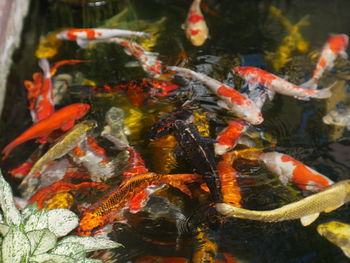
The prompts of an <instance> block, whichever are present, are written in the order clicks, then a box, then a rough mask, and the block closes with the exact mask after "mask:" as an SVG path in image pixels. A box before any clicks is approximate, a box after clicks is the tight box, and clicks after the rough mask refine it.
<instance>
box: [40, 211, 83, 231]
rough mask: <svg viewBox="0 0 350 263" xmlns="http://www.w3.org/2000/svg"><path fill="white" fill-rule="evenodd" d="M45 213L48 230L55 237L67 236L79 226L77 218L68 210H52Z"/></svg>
mask: <svg viewBox="0 0 350 263" xmlns="http://www.w3.org/2000/svg"><path fill="white" fill-rule="evenodd" d="M47 213H48V228H49V230H50V231H51V232H52V233H54V234H55V235H56V236H57V237H63V236H65V235H67V234H68V233H69V232H71V231H72V230H73V229H74V228H76V227H77V226H78V224H79V218H78V217H77V216H76V214H74V213H73V212H71V211H69V210H68V209H52V210H49V211H48V212H47Z"/></svg>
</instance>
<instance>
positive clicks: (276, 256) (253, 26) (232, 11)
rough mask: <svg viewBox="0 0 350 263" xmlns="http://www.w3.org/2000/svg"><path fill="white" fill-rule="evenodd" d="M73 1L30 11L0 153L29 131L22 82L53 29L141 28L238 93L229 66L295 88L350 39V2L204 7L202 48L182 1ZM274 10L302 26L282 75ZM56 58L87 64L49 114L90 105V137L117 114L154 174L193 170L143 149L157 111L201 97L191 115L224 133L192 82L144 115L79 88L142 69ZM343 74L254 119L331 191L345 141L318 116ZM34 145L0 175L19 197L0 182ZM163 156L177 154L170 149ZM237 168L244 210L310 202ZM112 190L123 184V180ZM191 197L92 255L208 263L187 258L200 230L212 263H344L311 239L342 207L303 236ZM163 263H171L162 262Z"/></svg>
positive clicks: (136, 218)
mask: <svg viewBox="0 0 350 263" xmlns="http://www.w3.org/2000/svg"><path fill="white" fill-rule="evenodd" d="M81 2H82V1H80V0H65V1H63V0H62V1H59V0H55V1H32V3H31V9H30V12H29V15H28V17H27V18H26V20H25V26H24V30H23V33H22V40H21V45H20V47H19V48H18V50H17V51H16V53H15V54H14V63H13V66H12V68H11V73H10V76H9V78H8V85H7V92H6V100H5V106H4V110H3V113H2V117H1V126H0V129H1V139H0V148H1V149H2V148H4V146H6V145H7V144H8V143H10V142H11V141H12V140H14V139H15V138H16V137H17V136H18V135H19V134H20V133H21V132H23V131H24V130H25V129H27V128H28V127H30V126H31V125H32V120H31V117H30V113H29V110H28V102H27V98H26V96H27V95H26V90H25V88H24V85H23V82H24V81H25V80H31V79H32V74H33V73H35V72H40V68H39V67H38V58H37V57H36V56H35V51H36V49H37V47H38V45H39V40H40V37H41V36H45V35H47V34H48V33H49V32H52V31H55V30H58V29H61V28H79V27H84V28H88V27H91V28H94V27H100V26H103V25H105V24H106V22H107V21H109V22H111V20H109V19H110V18H112V17H115V16H116V15H117V14H122V15H120V17H117V18H115V21H114V23H115V24H113V25H115V26H116V27H117V28H123V29H132V30H140V31H143V30H145V31H146V32H149V33H151V34H153V35H155V36H156V37H155V38H154V39H153V43H152V42H149V43H148V42H146V41H145V40H140V43H141V44H143V45H144V47H147V48H149V50H150V51H153V52H158V53H159V59H160V60H162V62H163V65H165V66H168V65H169V66H171V65H175V64H181V65H183V66H184V67H186V68H191V69H193V70H196V71H198V72H202V73H205V74H207V75H210V76H211V77H213V78H215V79H218V80H219V81H223V82H224V83H226V84H229V85H235V87H236V88H237V89H241V86H242V84H243V83H242V81H241V80H240V79H239V78H238V77H236V76H233V74H232V73H231V68H232V67H233V66H239V65H243V66H256V67H261V68H264V69H266V70H268V71H270V72H273V73H274V74H277V75H279V76H283V77H287V78H288V80H290V81H291V82H293V83H297V84H299V83H302V82H304V81H306V80H307V79H309V78H310V77H311V74H312V70H313V69H314V65H315V63H316V61H317V58H318V54H319V52H320V51H321V49H322V46H323V45H324V43H325V42H326V40H327V39H328V37H329V36H330V34H340V33H343V34H348V35H349V34H350V26H349V25H350V16H349V15H348V12H349V10H350V2H349V1H347V0H337V1H301V0H296V1H293V0H286V1H282V0H281V1H273V0H263V1H262V0H259V1H258V0H256V1H254V0H245V1H232V0H220V1H218V0H206V1H205V3H204V4H205V5H202V9H203V14H204V16H205V20H206V23H207V25H208V28H209V35H210V36H209V38H208V40H207V41H206V42H205V43H204V45H202V46H200V47H195V46H193V45H191V43H190V42H189V41H188V40H187V39H186V37H185V34H184V30H183V29H182V24H183V22H184V21H185V19H186V15H187V12H188V9H189V6H190V5H191V1H190V0H177V1H172V0H148V1H142V0H138V1H137V0H134V1H126V0H125V1H123V0H115V1H113V0H106V1H93V0H91V1H83V2H84V3H81ZM272 6H274V7H275V8H277V9H279V10H281V14H282V15H283V16H284V17H285V18H286V20H287V21H290V23H291V24H292V25H295V24H297V23H298V22H299V21H300V20H301V19H303V18H304V19H306V20H305V21H307V23H306V25H301V26H300V28H299V29H298V30H299V33H300V35H301V36H302V38H303V39H304V40H305V43H306V44H307V46H308V48H304V49H303V48H300V49H299V50H298V48H297V47H296V46H293V45H292V47H288V48H289V49H291V52H290V54H288V59H287V60H286V61H285V62H283V63H282V62H281V63H282V65H281V66H274V65H275V64H273V63H276V62H274V61H276V60H278V59H280V57H279V54H278V50H279V48H280V47H281V45H283V43H284V42H283V41H284V38H285V37H286V36H288V34H290V32H289V31H288V29H287V28H286V27H285V26H284V25H283V24H282V23H281V21H282V20H281V19H279V18H278V17H276V16H274V15H272V14H271V7H272ZM306 16H307V18H305V17H306ZM57 50H58V53H57V55H55V56H54V57H52V58H50V60H49V61H50V64H53V63H54V62H56V61H59V60H64V59H82V60H88V62H85V63H79V64H75V65H67V66H64V67H62V68H60V69H59V70H58V73H57V76H58V75H61V77H63V78H64V77H66V79H67V78H68V79H69V81H70V85H69V86H68V90H67V91H66V93H65V94H64V96H63V98H62V100H61V101H60V102H59V103H58V104H57V109H58V108H61V107H63V106H66V105H68V104H71V103H77V102H83V103H88V104H90V105H91V110H90V112H89V113H88V115H87V116H86V117H85V119H94V120H96V121H97V122H98V127H97V128H96V129H95V131H94V134H95V135H96V136H98V135H99V133H100V132H101V131H102V130H103V126H104V125H105V114H106V112H107V111H108V110H109V109H110V107H112V106H117V107H120V108H122V109H123V110H124V111H125V113H126V116H127V118H129V120H130V127H129V128H130V129H131V135H129V137H128V140H129V142H130V144H131V145H132V146H134V147H135V149H137V151H138V152H139V153H140V154H141V156H142V158H143V159H144V161H145V163H146V166H147V167H148V168H149V170H150V171H153V172H157V173H192V172H193V165H192V164H191V163H190V162H189V161H188V160H186V158H184V156H183V154H181V153H180V154H177V155H176V156H177V157H176V158H177V160H176V164H174V165H173V164H169V166H170V168H169V167H164V166H165V164H163V162H167V161H169V160H167V159H166V157H164V156H162V155H166V154H168V153H167V150H166V149H165V150H164V149H161V147H160V146H154V145H153V146H152V144H150V141H149V135H150V129H151V127H152V125H153V124H154V123H155V122H156V121H157V120H158V119H159V118H160V117H161V116H163V115H164V114H165V113H167V112H169V111H171V110H174V109H175V108H176V106H181V105H182V104H183V103H185V101H187V100H188V99H191V98H195V99H197V101H199V102H200V103H197V104H195V105H194V106H193V107H190V109H191V110H193V112H198V114H202V115H203V116H204V115H205V114H206V113H208V112H209V115H208V116H214V117H212V118H213V119H214V120H212V121H208V125H209V126H210V128H209V130H210V137H212V138H213V139H215V135H216V133H217V131H218V130H220V128H222V127H223V126H224V125H223V123H225V121H227V120H228V119H229V118H230V115H229V114H228V113H227V112H225V111H223V110H220V109H219V108H218V107H217V106H215V105H214V104H213V103H214V101H215V98H214V97H213V96H212V95H211V94H210V92H208V91H207V89H206V88H205V86H203V85H201V84H200V83H199V82H191V83H190V84H189V86H187V87H182V88H181V93H176V95H174V96H171V97H169V98H161V97H156V98H155V99H147V100H146V101H144V102H143V103H141V104H142V105H140V106H135V104H134V105H133V103H132V102H133V100H132V98H131V97H130V96H128V95H125V94H119V93H118V94H117V93H108V92H102V93H101V94H96V93H92V92H86V90H84V88H82V86H84V85H85V86H87V85H90V86H91V85H99V86H103V85H105V84H110V85H113V84H115V83H120V82H122V81H124V82H125V81H129V80H139V79H141V78H145V77H147V76H146V74H145V72H143V71H142V69H141V68H140V67H130V66H128V64H130V63H129V62H132V61H133V58H132V57H131V56H128V55H127V54H125V52H124V51H123V49H122V48H121V47H119V46H116V45H111V44H98V45H96V46H95V47H93V48H88V49H82V48H79V46H78V45H77V44H76V43H75V41H65V42H63V43H62V44H61V45H60V46H59V48H58V49H57ZM268 54H270V56H269V55H268ZM271 54H275V55H274V56H272V55H271ZM271 57H272V58H271ZM269 58H270V59H269ZM349 70H350V64H349V63H347V62H346V61H341V60H340V61H337V63H336V64H335V67H334V69H333V70H332V71H330V72H328V73H327V74H326V75H325V77H324V78H323V79H322V81H321V85H322V86H328V85H330V83H333V82H336V85H335V86H334V87H333V93H334V94H333V96H332V97H331V98H329V99H326V100H310V101H301V100H296V99H294V98H292V97H287V96H283V95H276V97H275V98H274V99H273V100H272V101H267V102H266V104H265V105H264V107H263V110H262V113H263V116H264V119H265V121H264V122H263V123H262V124H261V125H258V126H257V130H258V131H259V134H260V135H261V134H264V136H265V137H266V138H267V137H268V138H272V139H270V140H267V141H274V142H276V145H275V146H274V147H272V148H270V150H275V151H278V152H283V153H286V154H288V155H290V156H292V157H294V158H295V159H297V160H299V161H301V162H303V163H305V164H307V165H309V166H311V167H313V168H314V169H315V170H317V171H318V172H320V173H322V174H324V175H327V176H328V177H329V178H330V179H332V180H333V181H336V182H337V181H340V180H344V179H348V178H349V169H350V160H349V157H348V156H349V153H350V147H349V144H350V140H349V132H348V131H347V130H346V129H344V128H339V127H334V126H329V125H326V124H324V123H323V122H322V117H323V116H324V115H325V114H326V113H327V112H329V111H330V110H331V109H333V108H335V107H336V106H337V105H338V106H339V105H347V104H348V96H349V95H348V91H349V90H350V89H349V86H348V85H349V84H348V82H347V81H346V78H340V77H339V74H340V73H341V75H342V76H347V75H348V74H347V73H349V72H350V71H349ZM63 74H65V75H63ZM67 76H68V77H67ZM181 81H182V79H180V82H181ZM178 83H179V82H178ZM181 83H182V82H181ZM72 86H74V87H72ZM74 88H75V90H74ZM190 89H191V90H190ZM189 90H190V91H189ZM196 96H199V97H196ZM206 100H207V101H206ZM133 117H134V119H132V118H133ZM220 125H221V126H220ZM97 140H98V142H99V143H100V144H101V145H102V146H103V147H104V148H105V150H106V151H107V154H108V155H109V157H110V158H114V155H116V154H117V153H118V151H117V150H115V149H113V147H111V144H110V143H108V142H107V141H106V140H105V139H103V138H102V137H97ZM256 140H257V141H259V143H260V144H259V145H261V146H266V145H270V144H269V143H266V142H264V143H262V144H261V141H263V140H261V139H256ZM37 147H38V144H37V143H35V142H34V140H31V141H28V142H26V143H24V144H22V145H20V146H18V147H17V148H16V149H14V150H13V152H12V153H11V155H10V156H9V158H7V159H6V160H5V161H3V162H2V163H1V168H2V170H3V171H4V174H5V175H7V176H6V177H5V178H6V179H8V180H9V181H10V182H11V183H12V185H13V187H14V189H15V193H16V194H17V195H21V191H20V190H19V189H18V188H17V186H18V184H19V182H20V180H19V179H16V178H13V177H11V176H10V174H7V172H8V171H10V170H11V169H13V168H15V167H17V166H18V165H20V164H21V163H23V162H24V161H25V160H27V158H28V157H29V156H30V155H31V154H32V152H33V151H34V150H35V149H36V148H37ZM157 147H158V148H157ZM47 148H48V147H47ZM170 150H171V151H173V150H174V149H173V147H171V149H170ZM234 167H235V168H236V169H237V171H238V173H239V174H240V176H239V177H238V183H239V185H240V187H241V190H242V196H243V197H242V201H241V204H242V207H244V208H248V209H256V210H268V209H273V208H276V207H279V206H282V205H284V204H287V203H290V202H293V201H296V200H299V199H301V198H302V197H303V196H305V195H307V194H308V193H303V192H302V191H301V190H299V189H298V188H296V187H295V186H293V185H288V186H283V185H282V184H281V183H280V182H279V181H278V180H277V179H276V176H274V175H273V174H271V173H270V172H268V171H267V170H266V169H264V168H262V167H260V166H259V165H258V164H257V163H256V162H250V161H247V160H238V161H237V162H235V165H234ZM109 183H110V184H112V185H116V184H119V183H120V179H116V180H114V181H113V180H111V181H110V182H109ZM191 190H193V192H194V193H193V196H194V197H193V198H189V197H188V196H187V195H185V194H184V193H182V192H180V191H179V190H178V189H175V188H165V189H162V190H160V191H157V192H156V194H155V195H153V196H152V197H151V199H150V200H149V203H148V205H147V206H146V207H144V208H143V209H142V210H141V211H140V212H138V213H136V214H133V213H130V212H128V211H126V212H125V213H126V215H125V217H126V219H124V221H122V222H117V223H115V224H114V225H113V231H112V233H111V234H110V237H111V238H112V239H113V240H116V241H118V242H120V243H122V244H123V245H124V248H122V249H118V250H115V251H111V254H110V255H106V254H104V255H95V256H96V257H97V258H107V257H110V258H109V259H108V260H109V261H108V260H107V259H106V261H105V262H128V261H131V262H139V263H141V262H185V261H176V260H180V259H179V258H182V259H188V260H191V259H192V262H214V261H205V260H204V259H202V260H201V261H200V260H198V261H195V259H194V256H193V255H194V253H195V251H198V250H200V249H202V248H203V247H204V248H205V249H207V248H208V247H206V246H204V245H201V244H200V241H198V238H197V239H196V238H195V236H196V233H197V232H198V231H202V230H203V229H204V230H203V231H204V232H205V233H206V235H207V237H208V239H209V240H211V241H212V242H213V243H215V244H216V245H217V257H218V259H219V260H221V261H217V262H235V261H233V259H235V260H236V261H237V262H254V263H260V262H261V263H265V262H266V263H267V262H269V263H273V262H276V263H278V262H284V263H287V262H288V263H299V262H300V263H301V262H303V263H304V262H310V263H311V262H317V263H322V262H324V263H328V262H350V260H349V259H348V258H347V257H346V256H345V255H344V254H343V252H342V251H341V250H340V249H339V248H338V247H336V246H335V245H333V244H332V243H330V242H328V241H327V240H326V239H324V238H323V237H321V236H320V235H319V234H318V233H317V231H316V227H317V225H318V224H320V223H323V222H327V221H329V220H339V221H342V222H345V223H350V215H349V208H348V207H347V206H346V205H345V206H343V207H341V208H339V209H337V210H336V211H335V212H332V213H329V214H322V215H321V217H320V218H319V219H318V220H317V221H316V222H315V223H313V224H312V225H311V226H308V227H303V226H302V225H301V224H300V222H299V220H294V221H285V222H279V223H263V222H259V221H250V220H241V219H224V218H218V217H217V215H216V214H215V213H214V212H213V211H212V208H211V206H210V198H209V197H208V194H205V192H203V191H201V189H200V188H199V187H198V186H192V188H191ZM102 194H103V193H100V194H99V195H98V194H96V193H95V194H94V196H93V197H92V201H91V198H90V196H89V195H88V196H85V195H84V194H82V193H80V194H75V195H74V198H75V201H76V204H75V205H74V206H73V207H72V209H73V210H74V211H75V212H77V213H79V209H78V208H79V205H81V204H82V203H83V202H85V201H86V200H89V202H93V201H94V200H98V199H99V198H100V197H101V196H102ZM164 200H168V201H164ZM169 200H170V201H169ZM162 202H163V203H162ZM164 202H165V203H164ZM169 203H170V204H171V205H170V207H172V208H169V210H168V212H169V213H168V214H167V213H166V211H167V209H165V208H164V207H165V204H169ZM163 205H164V207H162V206H163ZM171 209H172V210H171ZM170 210H171V211H170ZM175 210H176V211H177V212H176V213H180V214H182V215H184V218H187V221H184V222H182V221H181V222H180V223H181V224H182V225H183V226H182V228H184V230H183V231H181V232H183V233H182V235H180V236H179V234H178V230H177V225H176V224H175V223H174V222H175V219H174V217H173V216H172V214H171V213H175V212H174V211H175ZM179 211H180V212H179ZM170 212H171V213H170ZM154 214H156V215H158V216H154ZM198 229H201V230H198ZM197 237H198V236H197ZM201 246H202V248H200V247H201ZM208 246H209V245H208ZM225 255H226V256H227V255H230V257H232V258H233V259H231V260H232V261H228V260H227V259H226V261H225V257H224V256H225ZM146 256H153V258H147V257H146ZM166 257H168V258H172V259H165V258H166ZM175 258H176V259H175ZM147 260H149V261H147ZM165 260H168V261H165Z"/></svg>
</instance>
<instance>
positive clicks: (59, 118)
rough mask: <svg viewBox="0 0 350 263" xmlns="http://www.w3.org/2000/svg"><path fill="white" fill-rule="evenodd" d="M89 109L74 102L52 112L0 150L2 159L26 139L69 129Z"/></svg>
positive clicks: (85, 105) (42, 136)
mask: <svg viewBox="0 0 350 263" xmlns="http://www.w3.org/2000/svg"><path fill="white" fill-rule="evenodd" d="M89 110H90V105H89V104H84V103H75V104H71V105H68V106H66V107H64V108H62V109H60V110H58V111H56V112H54V113H53V114H52V115H51V116H49V117H48V118H46V119H44V120H42V121H39V122H37V123H35V124H34V125H33V126H31V127H30V128H28V129H27V130H26V131H24V132H23V133H22V134H21V135H19V136H18V137H17V138H16V139H15V140H13V141H12V142H11V143H9V144H8V145H7V146H6V147H5V148H4V149H3V150H2V152H1V153H2V154H3V155H4V156H3V157H2V159H3V160H4V159H6V158H7V156H8V155H9V154H10V152H11V151H12V150H13V149H14V148H15V147H17V146H18V145H20V144H22V143H24V142H26V141H29V140H31V139H35V138H40V137H41V138H46V137H47V136H48V135H49V134H50V133H51V132H53V131H54V130H57V129H61V130H62V131H67V130H69V129H70V128H72V127H73V125H74V122H75V121H76V120H79V119H80V118H82V117H83V116H85V114H86V113H87V112H88V111H89Z"/></svg>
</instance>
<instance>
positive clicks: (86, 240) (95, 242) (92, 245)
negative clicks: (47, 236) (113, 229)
mask: <svg viewBox="0 0 350 263" xmlns="http://www.w3.org/2000/svg"><path fill="white" fill-rule="evenodd" d="M70 242H72V243H79V244H81V245H83V246H84V249H85V251H86V252H91V251H95V250H99V249H112V248H117V247H120V246H123V245H122V244H119V243H117V242H114V241H112V240H109V239H106V238H100V237H78V236H68V237H65V238H64V239H62V240H61V241H60V242H59V244H62V243H70Z"/></svg>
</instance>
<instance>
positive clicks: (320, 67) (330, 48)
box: [301, 34, 349, 89]
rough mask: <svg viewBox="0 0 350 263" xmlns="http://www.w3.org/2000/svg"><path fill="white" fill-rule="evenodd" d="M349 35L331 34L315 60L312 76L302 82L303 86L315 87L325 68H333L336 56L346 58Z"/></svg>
mask: <svg viewBox="0 0 350 263" xmlns="http://www.w3.org/2000/svg"><path fill="white" fill-rule="evenodd" d="M348 42H349V37H348V36H347V35H345V34H339V35H333V36H331V37H330V38H329V39H328V40H327V42H326V44H325V45H324V47H323V49H322V53H321V56H320V58H319V59H318V61H317V65H316V69H315V70H314V72H313V75H312V78H311V79H310V80H309V81H307V82H305V83H304V84H302V85H301V86H302V87H304V88H311V89H316V88H317V82H318V80H319V79H320V78H321V76H322V75H323V72H324V71H325V70H330V69H332V68H333V65H334V61H335V59H336V58H337V57H338V56H341V57H343V58H344V59H347V58H348V54H347V53H346V49H347V47H348Z"/></svg>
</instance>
